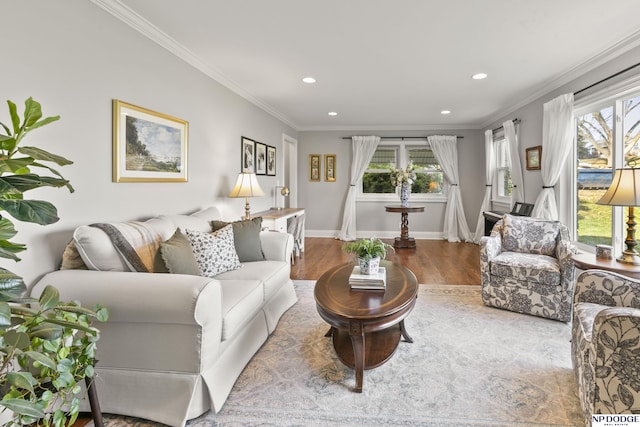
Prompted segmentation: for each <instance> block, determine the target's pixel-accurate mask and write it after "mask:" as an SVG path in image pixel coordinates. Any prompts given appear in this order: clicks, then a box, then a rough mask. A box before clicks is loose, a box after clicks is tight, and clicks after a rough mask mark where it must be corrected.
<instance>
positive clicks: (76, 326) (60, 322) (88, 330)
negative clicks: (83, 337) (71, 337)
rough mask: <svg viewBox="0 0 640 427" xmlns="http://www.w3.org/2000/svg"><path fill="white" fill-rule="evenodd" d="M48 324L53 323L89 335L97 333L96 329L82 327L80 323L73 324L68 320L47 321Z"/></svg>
mask: <svg viewBox="0 0 640 427" xmlns="http://www.w3.org/2000/svg"><path fill="white" fill-rule="evenodd" d="M47 323H53V324H55V325H59V326H62V327H65V328H71V329H76V330H78V331H83V332H85V333H87V334H90V335H96V333H97V331H96V330H95V329H94V328H91V327H89V326H84V325H81V324H79V323H73V322H68V321H66V320H60V319H47Z"/></svg>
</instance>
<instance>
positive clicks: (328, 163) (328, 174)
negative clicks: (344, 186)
mask: <svg viewBox="0 0 640 427" xmlns="http://www.w3.org/2000/svg"><path fill="white" fill-rule="evenodd" d="M324 180H325V181H326V182H335V181H336V155H335V154H325V155H324Z"/></svg>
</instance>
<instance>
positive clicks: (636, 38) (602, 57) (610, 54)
mask: <svg viewBox="0 0 640 427" xmlns="http://www.w3.org/2000/svg"><path fill="white" fill-rule="evenodd" d="M638 46H640V30H638V31H636V32H635V33H633V34H631V35H629V36H628V37H626V38H624V39H622V40H621V41H619V42H618V43H616V44H614V45H613V46H610V47H609V48H607V49H605V50H603V51H602V52H600V53H598V54H596V55H594V56H592V57H591V58H589V59H587V60H586V61H584V62H582V63H581V64H578V65H576V66H574V67H573V68H571V69H569V70H567V71H565V72H564V73H562V74H561V75H559V76H558V77H556V78H554V79H551V80H549V81H547V82H546V83H544V84H543V85H542V86H540V87H539V88H537V89H536V90H535V91H534V92H533V93H531V95H529V96H527V97H526V98H524V99H522V100H521V101H520V102H518V103H516V104H513V105H511V106H510V107H507V108H505V109H503V110H501V111H499V112H498V113H495V114H492V115H491V117H492V118H491V119H489V120H486V121H485V122H483V123H482V124H481V127H480V128H481V129H485V128H487V127H488V126H491V125H493V124H494V123H495V122H496V121H497V120H499V119H500V118H501V117H505V116H507V115H509V114H511V113H513V112H514V111H517V110H519V109H520V108H522V107H524V106H526V105H528V104H530V103H532V102H534V101H535V100H537V99H540V98H542V97H543V96H545V95H547V94H548V93H551V92H553V91H554V90H556V89H558V88H560V87H562V86H564V85H566V84H568V83H571V82H572V81H574V80H576V79H578V78H579V77H581V76H583V75H585V74H587V73H589V72H591V71H593V70H595V69H596V68H598V67H600V66H601V65H604V64H606V63H607V62H609V61H612V60H613V59H615V58H617V57H619V56H620V55H622V54H624V53H626V52H628V51H630V50H631V49H634V48H636V47H638Z"/></svg>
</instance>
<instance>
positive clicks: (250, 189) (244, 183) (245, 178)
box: [229, 172, 264, 197]
mask: <svg viewBox="0 0 640 427" xmlns="http://www.w3.org/2000/svg"><path fill="white" fill-rule="evenodd" d="M256 196H264V191H262V188H260V184H258V178H257V177H256V174H255V173H245V172H243V173H240V174H239V175H238V179H237V181H236V185H235V186H234V187H233V189H232V190H231V193H229V197H256Z"/></svg>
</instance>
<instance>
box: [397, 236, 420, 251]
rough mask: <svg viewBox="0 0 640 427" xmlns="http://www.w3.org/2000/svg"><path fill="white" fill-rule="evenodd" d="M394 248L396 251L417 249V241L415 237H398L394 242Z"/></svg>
mask: <svg viewBox="0 0 640 427" xmlns="http://www.w3.org/2000/svg"><path fill="white" fill-rule="evenodd" d="M393 247H394V248H396V249H415V248H416V239H414V238H413V237H407V238H402V237H396V238H395V239H394V241H393Z"/></svg>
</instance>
